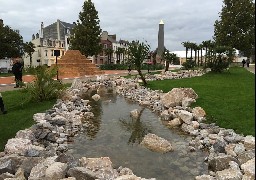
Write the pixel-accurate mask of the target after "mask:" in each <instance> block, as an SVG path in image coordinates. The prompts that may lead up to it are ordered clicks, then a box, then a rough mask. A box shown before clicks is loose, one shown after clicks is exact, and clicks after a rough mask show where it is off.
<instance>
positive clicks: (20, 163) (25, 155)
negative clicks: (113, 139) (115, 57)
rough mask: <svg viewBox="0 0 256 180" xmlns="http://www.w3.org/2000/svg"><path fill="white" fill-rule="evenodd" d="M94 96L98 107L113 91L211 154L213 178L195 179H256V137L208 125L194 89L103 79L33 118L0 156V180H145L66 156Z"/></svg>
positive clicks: (106, 163)
mask: <svg viewBox="0 0 256 180" xmlns="http://www.w3.org/2000/svg"><path fill="white" fill-rule="evenodd" d="M202 74H203V72H201V71H183V72H180V73H167V74H164V75H151V76H150V77H147V79H148V80H151V79H153V80H155V79H157V80H161V79H172V78H189V77H193V76H200V75H202ZM95 90H96V91H97V93H98V94H99V95H97V94H96V95H94V97H93V98H94V99H95V101H97V100H100V94H102V93H103V94H104V93H106V92H107V91H114V92H115V93H117V94H119V95H122V96H124V97H125V98H127V99H130V100H133V101H135V102H138V103H139V104H140V105H142V106H145V107H148V108H149V109H151V110H152V111H154V112H157V113H158V114H159V116H160V117H161V118H162V119H163V120H164V121H166V124H167V125H168V126H169V127H170V128H173V127H178V128H180V129H181V130H182V131H184V132H186V133H187V134H189V135H191V136H192V137H193V139H192V140H191V141H190V142H189V151H191V152H193V151H196V150H197V149H206V150H208V151H209V156H208V157H207V158H206V159H205V162H207V163H208V168H209V173H208V174H205V175H201V176H197V177H195V179H199V180H200V179H255V172H254V171H255V137H253V136H246V137H244V136H242V135H239V134H236V133H235V132H234V131H233V130H231V129H224V128H220V127H218V126H216V125H214V124H205V123H204V118H205V117H204V116H205V112H204V110H203V109H202V108H200V107H196V108H190V107H189V106H190V104H191V103H192V102H194V101H195V100H196V98H197V94H196V93H195V92H194V91H193V90H192V89H190V88H175V89H173V90H172V91H170V92H169V93H163V92H161V91H153V90H150V89H146V88H144V87H141V86H139V84H138V79H124V78H121V77H113V78H111V79H106V78H105V77H104V76H102V78H101V79H98V80H97V81H96V82H90V81H85V82H81V81H78V80H76V81H74V82H73V84H72V87H71V88H70V89H69V91H67V93H66V95H65V96H64V97H63V98H62V100H58V101H57V102H56V104H55V105H54V106H53V108H51V109H49V110H48V111H47V112H45V113H38V114H35V115H34V120H35V121H36V124H35V125H33V126H32V127H31V128H29V129H26V130H21V131H19V132H17V134H16V137H15V138H13V139H10V140H8V142H7V144H6V146H5V150H4V152H2V153H1V155H0V156H1V158H0V179H31V180H32V179H33V180H34V179H116V180H125V179H127V180H128V179H143V178H140V177H137V176H136V175H134V174H133V172H132V171H131V170H130V169H128V168H123V167H120V168H117V169H114V168H113V166H112V162H111V160H110V159H109V158H108V157H102V158H86V157H82V158H80V159H79V160H77V159H75V158H74V157H72V156H69V155H66V154H65V152H66V151H67V150H68V143H69V142H72V140H73V137H74V136H76V135H77V134H78V133H79V132H80V131H81V130H83V128H84V127H83V120H84V119H91V118H93V117H94V114H93V113H92V107H91V106H90V105H89V104H88V103H89V101H88V100H83V99H81V97H82V95H83V94H85V93H88V92H90V91H95ZM156 148H157V147H156ZM167 153H168V152H167ZM202 163H203V162H202ZM153 179H154V178H153Z"/></svg>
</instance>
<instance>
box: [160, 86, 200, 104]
mask: <svg viewBox="0 0 256 180" xmlns="http://www.w3.org/2000/svg"><path fill="white" fill-rule="evenodd" d="M185 97H186V98H192V99H197V98H198V95H197V94H196V93H195V91H194V90H193V89H192V88H173V89H172V90H171V91H169V92H168V93H165V94H163V95H162V96H161V98H160V99H161V103H162V104H163V105H164V106H165V107H166V108H169V107H175V106H181V105H182V100H183V99H184V98H185Z"/></svg>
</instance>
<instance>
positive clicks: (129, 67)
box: [128, 65, 132, 75]
mask: <svg viewBox="0 0 256 180" xmlns="http://www.w3.org/2000/svg"><path fill="white" fill-rule="evenodd" d="M131 70H132V69H131V65H129V66H128V75H131Z"/></svg>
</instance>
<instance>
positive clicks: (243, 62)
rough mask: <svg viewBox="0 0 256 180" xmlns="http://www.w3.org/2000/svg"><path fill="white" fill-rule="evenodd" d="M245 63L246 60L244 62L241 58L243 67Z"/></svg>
mask: <svg viewBox="0 0 256 180" xmlns="http://www.w3.org/2000/svg"><path fill="white" fill-rule="evenodd" d="M245 63H246V62H245V60H244V59H243V61H242V64H243V67H244V65H245Z"/></svg>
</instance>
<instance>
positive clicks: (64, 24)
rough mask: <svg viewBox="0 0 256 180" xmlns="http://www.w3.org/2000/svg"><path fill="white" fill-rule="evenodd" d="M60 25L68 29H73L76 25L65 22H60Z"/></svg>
mask: <svg viewBox="0 0 256 180" xmlns="http://www.w3.org/2000/svg"><path fill="white" fill-rule="evenodd" d="M60 23H61V24H62V25H63V26H64V27H66V28H69V29H72V28H73V27H74V26H75V25H74V24H70V23H67V22H63V21H60Z"/></svg>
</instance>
